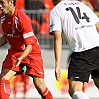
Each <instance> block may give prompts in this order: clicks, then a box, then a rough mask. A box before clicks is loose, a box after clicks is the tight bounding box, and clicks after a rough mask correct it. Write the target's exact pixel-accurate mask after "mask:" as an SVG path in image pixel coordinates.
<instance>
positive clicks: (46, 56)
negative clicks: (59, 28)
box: [0, 0, 99, 99]
mask: <svg viewBox="0 0 99 99" xmlns="http://www.w3.org/2000/svg"><path fill="white" fill-rule="evenodd" d="M17 1H21V3H22V1H23V0H17ZM49 1H50V0H49ZM17 6H18V7H21V9H23V6H22V5H21V4H20V6H19V4H17ZM49 9H51V8H49ZM24 11H25V12H26V13H27V14H28V15H29V16H30V18H31V19H32V24H34V23H35V24H36V26H37V27H38V28H39V29H40V30H39V31H38V32H37V33H36V36H37V38H38V40H39V44H40V46H41V51H42V56H43V60H44V68H45V82H46V85H47V86H48V88H49V89H50V90H51V92H52V94H53V96H54V98H55V99H70V97H69V95H68V81H67V79H66V77H67V75H68V72H67V68H68V56H69V55H70V53H71V51H70V49H69V46H68V43H67V42H66V41H65V40H64V38H63V48H62V49H63V51H62V57H61V67H62V78H61V83H58V82H56V80H55V77H54V52H53V37H52V36H50V35H49V34H48V33H49V12H48V11H47V12H44V11H43V10H40V11H36V10H28V11H27V10H24ZM34 14H36V15H37V20H40V21H41V22H43V21H44V20H43V19H39V18H40V17H38V16H40V15H42V16H43V17H44V18H45V20H46V21H45V22H43V24H42V25H40V24H38V22H35V21H34V20H33V15H34ZM35 29H37V28H35ZM0 33H1V29H0ZM0 35H1V36H2V34H0ZM8 48H9V45H8V44H6V45H4V46H3V47H2V48H0V67H1V65H2V61H3V59H4V58H5V56H6V54H7V49H8ZM30 83H32V81H31V80H30ZM11 86H13V84H12V85H11ZM32 87H33V86H32ZM18 88H19V90H20V91H19V92H18V94H17V97H18V98H20V99H22V97H23V93H22V92H21V91H22V89H20V88H22V84H21V83H19V87H18ZM85 88H86V90H85V92H86V94H88V96H89V97H91V99H99V92H98V90H97V89H96V87H95V86H94V84H93V81H92V80H91V79H90V82H89V83H88V84H85ZM27 94H28V95H27V97H26V99H40V97H39V95H38V93H37V91H36V90H35V88H34V87H33V88H32V90H31V89H29V92H28V93H27ZM33 94H34V95H33ZM30 96H31V98H30ZM13 97H14V96H13V93H12V94H11V98H10V99H14V98H13Z"/></svg>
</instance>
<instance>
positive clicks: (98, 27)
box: [96, 22, 99, 32]
mask: <svg viewBox="0 0 99 99" xmlns="http://www.w3.org/2000/svg"><path fill="white" fill-rule="evenodd" d="M96 29H97V31H98V32H99V22H98V23H97V24H96Z"/></svg>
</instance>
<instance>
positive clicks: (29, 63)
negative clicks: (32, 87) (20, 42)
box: [2, 50, 44, 78]
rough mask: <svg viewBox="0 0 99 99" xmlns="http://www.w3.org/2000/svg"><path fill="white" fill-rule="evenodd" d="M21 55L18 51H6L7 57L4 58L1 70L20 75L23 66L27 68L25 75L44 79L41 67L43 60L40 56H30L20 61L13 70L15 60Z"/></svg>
mask: <svg viewBox="0 0 99 99" xmlns="http://www.w3.org/2000/svg"><path fill="white" fill-rule="evenodd" d="M21 54H22V52H18V51H11V50H9V51H8V55H7V56H6V58H5V60H4V61H3V65H2V69H10V70H13V71H15V72H17V74H21V73H22V72H23V70H22V68H23V66H26V67H27V70H26V72H25V74H27V75H30V76H32V75H35V76H38V77H41V78H44V67H43V60H42V57H41V56H40V54H38V53H37V54H38V55H37V54H34V55H32V54H30V55H29V56H27V57H26V58H25V59H24V60H22V62H21V64H20V65H19V66H17V67H16V68H14V65H15V63H16V59H17V58H18V57H19V56H20V55H21Z"/></svg>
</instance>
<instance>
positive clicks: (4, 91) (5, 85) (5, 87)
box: [0, 80, 11, 99]
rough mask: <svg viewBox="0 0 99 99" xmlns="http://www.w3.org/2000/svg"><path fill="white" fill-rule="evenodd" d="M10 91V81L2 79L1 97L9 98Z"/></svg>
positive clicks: (0, 86)
mask: <svg viewBox="0 0 99 99" xmlns="http://www.w3.org/2000/svg"><path fill="white" fill-rule="evenodd" d="M10 93H11V89H10V81H9V80H0V99H9V97H10Z"/></svg>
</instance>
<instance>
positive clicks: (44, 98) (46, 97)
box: [41, 88, 53, 99]
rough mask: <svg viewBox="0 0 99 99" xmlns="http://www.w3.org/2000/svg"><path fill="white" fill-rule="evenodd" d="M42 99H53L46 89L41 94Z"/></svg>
mask: <svg viewBox="0 0 99 99" xmlns="http://www.w3.org/2000/svg"><path fill="white" fill-rule="evenodd" d="M41 96H42V99H53V96H52V94H51V92H50V91H49V90H48V88H46V89H45V90H44V92H43V93H42V94H41Z"/></svg>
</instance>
